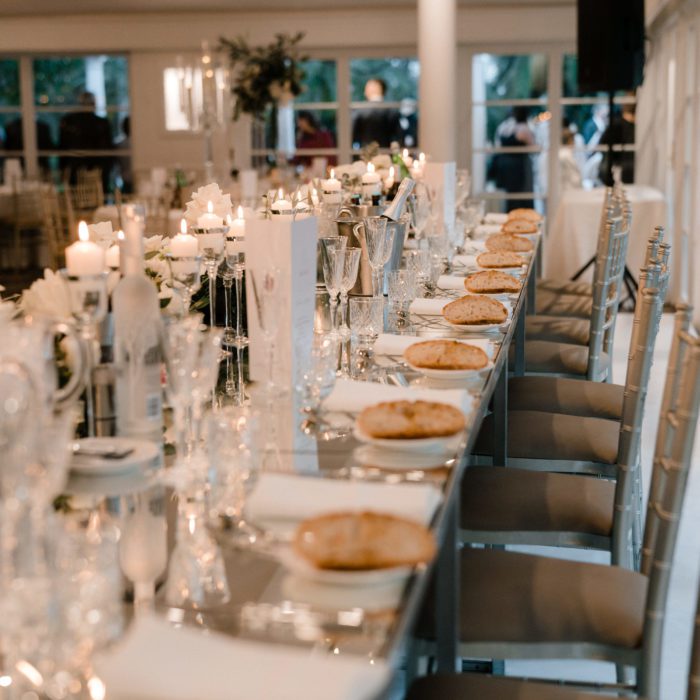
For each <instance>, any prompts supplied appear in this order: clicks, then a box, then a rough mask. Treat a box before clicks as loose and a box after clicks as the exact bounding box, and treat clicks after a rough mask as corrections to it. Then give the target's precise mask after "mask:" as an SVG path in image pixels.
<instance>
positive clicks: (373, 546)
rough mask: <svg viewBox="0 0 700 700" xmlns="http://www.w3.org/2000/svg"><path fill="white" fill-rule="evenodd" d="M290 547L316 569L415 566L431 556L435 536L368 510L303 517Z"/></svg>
mask: <svg viewBox="0 0 700 700" xmlns="http://www.w3.org/2000/svg"><path fill="white" fill-rule="evenodd" d="M292 546H293V548H294V551H295V552H296V553H297V554H299V555H300V556H301V557H302V558H304V559H305V560H306V561H308V562H309V563H311V564H312V565H313V566H315V567H316V568H317V569H336V570H341V571H342V570H349V571H363V570H365V571H366V570H372V569H388V568H392V567H395V566H415V565H417V564H422V563H427V562H429V561H430V560H431V559H432V558H433V557H434V556H435V538H434V537H433V534H432V533H431V532H430V530H428V529H427V528H426V527H424V526H423V525H421V524H420V523H417V522H414V521H412V520H406V519H404V518H398V517H396V516H394V515H388V514H384V513H375V512H371V511H365V512H357V513H329V514H327V515H321V516H318V517H316V518H309V519H308V520H304V521H303V522H301V523H300V524H299V527H298V528H297V531H296V534H295V536H294V542H293V545H292Z"/></svg>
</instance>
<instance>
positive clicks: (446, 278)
mask: <svg viewBox="0 0 700 700" xmlns="http://www.w3.org/2000/svg"><path fill="white" fill-rule="evenodd" d="M437 286H438V288H439V289H445V290H448V289H456V290H457V291H460V292H464V291H466V290H465V288H464V277H458V276H455V275H440V277H439V278H438V282H437Z"/></svg>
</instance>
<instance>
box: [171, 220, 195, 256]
mask: <svg viewBox="0 0 700 700" xmlns="http://www.w3.org/2000/svg"><path fill="white" fill-rule="evenodd" d="M198 252H199V245H198V243H197V238H196V237H195V236H191V235H189V234H188V233H187V222H186V221H185V220H184V219H182V220H181V221H180V233H178V234H177V236H174V237H173V239H172V240H171V241H170V254H171V255H172V256H173V257H175V258H194V257H196V255H197V253H198Z"/></svg>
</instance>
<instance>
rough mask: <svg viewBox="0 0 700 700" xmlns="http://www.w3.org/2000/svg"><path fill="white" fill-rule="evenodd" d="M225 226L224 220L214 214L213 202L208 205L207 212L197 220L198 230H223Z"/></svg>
mask: <svg viewBox="0 0 700 700" xmlns="http://www.w3.org/2000/svg"><path fill="white" fill-rule="evenodd" d="M222 225H223V220H222V219H221V217H220V216H217V215H216V214H214V205H213V204H212V203H211V202H208V203H207V212H206V214H202V215H201V216H200V217H199V218H198V219H197V228H201V229H210V228H221V227H222Z"/></svg>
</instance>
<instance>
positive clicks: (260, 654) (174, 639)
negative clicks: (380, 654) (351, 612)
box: [96, 616, 390, 700]
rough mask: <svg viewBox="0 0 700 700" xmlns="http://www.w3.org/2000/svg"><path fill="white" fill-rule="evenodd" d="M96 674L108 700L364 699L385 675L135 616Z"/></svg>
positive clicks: (344, 658) (377, 668) (353, 660)
mask: <svg viewBox="0 0 700 700" xmlns="http://www.w3.org/2000/svg"><path fill="white" fill-rule="evenodd" d="M96 670H97V674H98V676H99V677H100V678H101V679H102V681H103V682H104V683H105V684H106V687H107V697H108V698H109V699H110V700H204V698H206V700H252V699H253V698H256V699H259V700H298V698H300V697H303V698H304V699H305V700H369V699H370V698H374V697H376V696H377V695H378V694H379V692H380V691H381V690H382V689H383V688H384V687H385V686H386V684H387V683H388V681H389V678H390V672H389V669H388V668H387V666H386V664H385V663H384V662H382V661H380V660H379V659H376V660H375V661H374V663H373V664H371V665H370V664H369V663H368V661H367V659H366V658H363V657H353V656H351V655H349V654H343V655H341V656H337V655H334V654H330V653H319V652H313V651H311V650H308V649H300V648H298V647H291V646H282V645H270V644H260V643H256V642H248V641H242V640H239V639H232V638H227V637H225V636H224V635H221V634H216V633H212V632H207V633H204V632H202V631H200V630H197V629H194V628H190V627H181V628H177V629H176V628H174V627H173V626H172V625H170V624H169V623H168V622H166V621H165V620H162V619H160V618H156V617H155V616H147V617H142V618H139V619H137V620H136V622H135V623H134V625H133V627H132V629H131V630H130V631H129V633H128V634H127V636H126V638H125V639H124V641H123V642H122V643H121V644H119V645H118V646H116V647H115V648H114V649H113V651H111V652H108V653H105V654H103V655H101V657H100V658H99V659H98V661H97V663H96Z"/></svg>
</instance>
